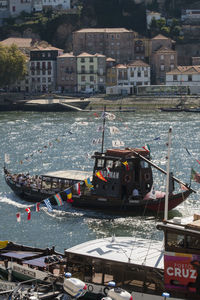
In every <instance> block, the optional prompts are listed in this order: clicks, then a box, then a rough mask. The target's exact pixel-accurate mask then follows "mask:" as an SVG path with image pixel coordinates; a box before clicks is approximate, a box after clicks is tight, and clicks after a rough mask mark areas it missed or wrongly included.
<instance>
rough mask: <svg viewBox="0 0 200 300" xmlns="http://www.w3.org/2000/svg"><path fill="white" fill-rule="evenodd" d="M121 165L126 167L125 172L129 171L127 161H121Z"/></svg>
mask: <svg viewBox="0 0 200 300" xmlns="http://www.w3.org/2000/svg"><path fill="white" fill-rule="evenodd" d="M122 163H123V165H124V166H125V167H126V170H127V171H129V170H130V168H129V165H128V162H127V160H126V161H123V162H122Z"/></svg>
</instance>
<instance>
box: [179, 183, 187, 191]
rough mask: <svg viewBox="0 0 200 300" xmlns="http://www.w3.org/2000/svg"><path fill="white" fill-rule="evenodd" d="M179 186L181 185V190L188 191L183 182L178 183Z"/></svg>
mask: <svg viewBox="0 0 200 300" xmlns="http://www.w3.org/2000/svg"><path fill="white" fill-rule="evenodd" d="M180 187H181V190H182V191H188V190H189V188H188V187H187V186H186V185H185V184H182V183H180Z"/></svg>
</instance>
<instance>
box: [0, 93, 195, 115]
mask: <svg viewBox="0 0 200 300" xmlns="http://www.w3.org/2000/svg"><path fill="white" fill-rule="evenodd" d="M82 98H85V100H86V99H87V100H89V101H90V103H89V104H88V105H87V106H86V107H85V108H84V110H86V111H88V110H90V111H91V110H92V111H99V110H102V109H103V107H104V106H106V109H107V110H111V111H112V110H113V111H118V110H119V111H120V110H122V111H133V110H157V109H159V108H160V107H164V108H165V107H175V106H177V105H179V104H180V103H183V105H184V107H185V108H189V107H200V96H193V95H186V96H185V95H184V96H181V95H180V96H136V95H130V96H129V95H128V96H108V95H103V94H101V95H92V96H90V97H89V98H87V96H83V95H64V94H38V95H36V94H35V95H29V94H20V93H1V94H0V105H1V108H2V109H1V110H2V111H3V110H5V109H6V108H14V107H18V105H19V104H20V105H24V104H26V103H28V102H29V101H30V100H40V101H41V102H42V101H43V100H45V101H46V100H49V101H52V100H54V99H60V100H68V101H69V103H70V100H71V102H74V100H75V99H82ZM8 110H10V109H8Z"/></svg>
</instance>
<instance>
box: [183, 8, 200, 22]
mask: <svg viewBox="0 0 200 300" xmlns="http://www.w3.org/2000/svg"><path fill="white" fill-rule="evenodd" d="M186 20H187V21H199V20H200V9H185V10H183V11H182V14H181V21H186Z"/></svg>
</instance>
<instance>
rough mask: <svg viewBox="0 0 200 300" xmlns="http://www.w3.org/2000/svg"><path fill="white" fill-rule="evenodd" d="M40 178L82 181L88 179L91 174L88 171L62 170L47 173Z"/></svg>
mask: <svg viewBox="0 0 200 300" xmlns="http://www.w3.org/2000/svg"><path fill="white" fill-rule="evenodd" d="M41 176H42V178H44V177H51V178H57V179H69V180H77V181H83V180H85V179H87V178H88V177H90V178H91V177H92V172H88V171H78V170H62V171H55V172H49V173H46V174H44V175H41Z"/></svg>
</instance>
